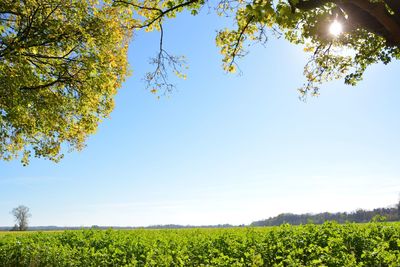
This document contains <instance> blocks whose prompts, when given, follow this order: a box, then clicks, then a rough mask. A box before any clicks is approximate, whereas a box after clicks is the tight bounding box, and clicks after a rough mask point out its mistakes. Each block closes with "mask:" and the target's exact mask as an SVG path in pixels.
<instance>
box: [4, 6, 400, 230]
mask: <svg viewBox="0 0 400 267" xmlns="http://www.w3.org/2000/svg"><path fill="white" fill-rule="evenodd" d="M224 23H226V22H224V21H223V20H220V19H218V18H215V17H214V16H213V15H207V14H206V12H203V13H202V14H201V15H200V16H197V17H190V16H186V15H181V16H179V17H178V18H177V19H175V20H172V21H170V22H168V23H167V25H166V26H165V48H166V49H167V50H168V51H169V52H171V53H175V54H183V55H186V57H187V58H188V62H189V66H190V69H189V70H188V79H187V80H186V81H177V90H176V91H175V92H174V93H173V94H172V95H171V96H170V97H168V98H161V99H160V100H157V99H156V98H155V97H154V95H152V94H151V93H149V92H148V91H146V90H145V89H144V87H145V85H144V83H143V81H142V78H143V75H144V73H145V72H146V71H148V70H150V69H151V67H150V66H149V65H148V64H147V62H148V58H149V57H150V56H153V55H154V54H155V53H156V51H157V45H158V39H157V38H158V35H157V34H144V33H140V34H138V35H137V36H136V37H135V40H134V42H133V43H132V45H131V47H130V54H129V58H130V59H129V61H130V64H131V68H132V70H133V75H132V76H131V77H129V78H128V80H127V82H126V83H125V84H124V85H123V88H121V89H120V91H119V93H118V95H117V97H116V108H115V110H114V112H113V113H112V114H111V117H110V118H109V119H107V120H105V121H104V122H103V123H102V124H101V125H100V127H99V129H98V132H97V133H96V134H95V135H93V136H91V137H90V138H89V140H88V143H87V147H86V148H85V149H84V150H83V151H82V152H73V153H68V154H66V156H65V158H64V160H63V161H62V162H61V163H58V164H55V163H52V162H49V161H46V160H40V159H33V160H32V161H31V163H30V165H29V166H28V167H22V166H21V164H20V163H19V162H18V161H14V162H0V225H12V224H13V218H12V216H11V215H10V211H11V209H12V208H14V207H16V206H18V205H19V204H24V205H26V206H28V207H29V208H30V209H31V213H32V218H31V225H59V226H67V225H75V226H85V225H93V224H97V225H121V226H123V225H131V226H139V225H152V224H168V223H177V224H195V225H201V224H218V223H232V224H242V223H245V224H247V223H250V222H252V221H254V220H259V219H263V218H267V217H269V216H275V215H277V214H279V213H282V212H295V213H303V212H314V213H315V212H321V211H332V212H334V211H352V210H355V209H357V208H364V209H372V208H375V207H382V206H389V205H392V204H394V203H396V201H398V197H399V192H400V164H398V162H400V142H399V141H400V137H399V132H400V121H399V119H398V114H399V104H398V102H399V98H400V91H399V84H398V81H397V78H398V77H397V76H398V73H400V63H399V62H393V63H391V64H389V65H388V66H383V65H376V66H373V67H371V68H370V69H369V70H368V71H367V73H366V75H365V79H364V81H362V82H361V83H360V84H359V85H358V86H357V87H350V86H346V85H344V84H343V82H341V81H339V82H332V83H329V84H325V85H323V88H322V90H321V96H320V97H318V98H310V99H309V100H308V102H307V103H304V102H301V101H299V99H298V93H297V91H296V89H297V88H298V87H299V86H301V84H302V83H303V76H302V71H303V66H304V64H305V62H306V60H307V55H305V54H304V53H303V51H302V48H301V47H297V46H293V45H290V44H288V43H287V42H285V41H284V40H274V39H273V38H271V39H270V41H269V42H268V43H267V45H266V47H262V46H257V45H255V46H253V47H251V49H250V50H251V52H250V54H249V55H248V56H247V57H245V58H244V59H243V60H241V61H240V62H239V65H240V68H241V70H242V72H243V74H242V75H241V76H238V75H231V74H225V73H224V72H223V70H222V68H221V57H220V55H219V52H218V49H217V48H216V46H215V43H214V38H215V31H216V30H217V29H219V28H220V27H223V26H224Z"/></svg>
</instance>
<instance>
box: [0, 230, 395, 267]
mask: <svg viewBox="0 0 400 267" xmlns="http://www.w3.org/2000/svg"><path fill="white" fill-rule="evenodd" d="M0 266H12V267H14V266H15V267H17V266H400V223H368V224H345V225H339V224H336V223H331V222H330V223H325V224H323V225H311V224H309V225H303V226H289V225H283V226H280V227H265V228H230V229H181V230H129V231H128V230H127V231H124V230H81V231H63V232H30V233H29V232H28V233H26V234H22V235H21V234H8V233H5V232H2V233H0Z"/></svg>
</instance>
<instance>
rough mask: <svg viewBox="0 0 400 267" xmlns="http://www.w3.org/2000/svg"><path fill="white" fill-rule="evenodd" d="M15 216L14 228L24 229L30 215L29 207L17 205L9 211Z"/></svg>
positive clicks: (26, 227)
mask: <svg viewBox="0 0 400 267" xmlns="http://www.w3.org/2000/svg"><path fill="white" fill-rule="evenodd" d="M11 214H12V215H14V217H15V227H14V228H15V230H18V231H26V230H27V229H28V218H29V217H31V216H32V215H31V214H30V213H29V208H28V207H27V206H24V205H19V206H18V207H16V208H14V209H13V210H12V211H11Z"/></svg>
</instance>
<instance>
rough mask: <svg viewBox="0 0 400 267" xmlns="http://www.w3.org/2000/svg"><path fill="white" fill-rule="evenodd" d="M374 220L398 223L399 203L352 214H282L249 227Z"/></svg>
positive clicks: (399, 217) (359, 210)
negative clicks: (389, 206)
mask: <svg viewBox="0 0 400 267" xmlns="http://www.w3.org/2000/svg"><path fill="white" fill-rule="evenodd" d="M374 220H377V221H388V222H394V221H400V202H399V203H398V204H397V205H396V206H395V207H391V208H377V209H374V210H363V209H357V210H356V211H353V212H336V213H330V212H323V213H318V214H310V213H306V214H293V213H282V214H279V215H278V216H275V217H270V218H268V219H265V220H260V221H255V222H252V223H251V226H277V225H281V224H284V223H289V224H292V225H299V224H307V223H314V224H322V223H324V222H325V221H336V222H338V223H346V222H357V223H365V222H370V221H374Z"/></svg>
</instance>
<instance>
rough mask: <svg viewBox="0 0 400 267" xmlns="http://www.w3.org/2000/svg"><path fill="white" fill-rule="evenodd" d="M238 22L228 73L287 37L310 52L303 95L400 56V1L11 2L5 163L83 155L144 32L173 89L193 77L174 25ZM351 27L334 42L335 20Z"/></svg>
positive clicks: (4, 75) (163, 88) (2, 112)
mask: <svg viewBox="0 0 400 267" xmlns="http://www.w3.org/2000/svg"><path fill="white" fill-rule="evenodd" d="M203 7H208V8H211V9H214V10H215V11H216V12H217V13H218V14H219V15H221V16H227V17H231V18H232V19H233V21H234V24H235V27H234V28H232V29H228V28H227V29H221V30H220V31H219V32H218V34H217V36H216V44H217V46H218V47H219V48H220V51H221V54H222V56H223V58H222V65H223V68H224V69H225V70H226V71H228V72H235V71H236V68H237V67H236V61H237V59H238V58H241V57H243V56H245V55H246V53H247V52H248V51H247V49H246V48H247V47H248V46H247V45H248V44H250V43H252V42H262V43H264V42H265V41H266V40H267V39H268V38H269V37H271V36H278V37H284V38H285V39H287V40H288V41H289V42H291V43H294V44H299V45H302V46H303V47H304V50H305V51H306V52H309V53H310V60H309V61H308V63H307V64H306V65H305V67H304V76H305V83H304V84H303V86H301V87H300V88H299V91H300V93H301V96H303V97H306V96H307V95H310V94H311V95H317V94H318V93H319V88H320V85H321V84H322V83H324V82H326V81H329V80H332V79H339V78H344V81H345V83H346V84H350V85H355V84H357V82H359V81H360V80H361V79H362V77H363V74H364V72H365V70H366V68H367V67H368V66H370V65H371V64H374V63H377V62H383V63H384V64H387V63H389V62H390V61H391V60H392V59H399V58H400V49H399V47H400V2H399V1H398V0H277V1H275V0H252V1H246V0H219V1H211V0H210V1H207V0H105V1H96V0H86V1H80V0H71V1H62V0H25V1H13V0H5V1H2V2H1V3H0V159H6V160H8V159H12V158H15V157H18V156H21V155H23V157H22V161H23V162H24V163H27V162H28V159H29V156H30V155H31V154H34V155H35V156H37V157H46V158H49V159H51V160H55V161H58V160H59V159H60V158H61V157H62V145H63V144H65V145H68V146H69V148H71V149H78V150H79V149H81V148H82V147H83V146H84V143H85V139H86V138H87V136H88V135H89V134H92V133H94V132H95V130H96V128H97V125H98V123H99V122H100V121H101V120H102V119H103V118H105V117H107V116H108V115H109V113H110V111H111V110H112V108H113V96H114V95H115V93H116V91H117V89H118V88H119V87H120V86H121V83H122V82H123V81H124V78H125V76H126V73H127V60H126V58H127V47H128V43H129V40H130V37H131V36H132V33H134V32H135V31H138V30H141V29H144V30H146V31H153V30H156V31H159V32H160V44H159V51H158V52H157V54H156V56H155V57H154V58H153V59H152V63H153V64H154V65H155V68H154V70H153V71H152V72H149V73H147V75H146V77H145V78H146V80H147V87H148V88H149V90H150V91H151V92H153V93H157V94H158V93H160V92H161V93H163V92H169V91H171V90H172V89H173V84H171V83H170V82H169V79H168V76H169V74H170V72H171V71H172V72H173V73H175V74H177V75H178V76H180V77H183V78H185V75H184V73H183V71H184V68H185V61H184V58H182V57H177V56H174V55H171V54H169V53H168V52H167V50H166V49H165V48H164V47H163V37H164V29H163V23H164V21H165V20H166V19H170V18H173V17H175V16H177V15H178V13H180V12H183V11H188V12H190V13H191V14H192V15H196V14H198V12H199V11H200V10H201V9H202V8H203ZM334 21H336V22H338V23H341V24H342V25H343V32H342V33H341V34H340V35H338V36H334V35H332V34H329V31H328V28H329V25H331V23H332V22H334Z"/></svg>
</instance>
